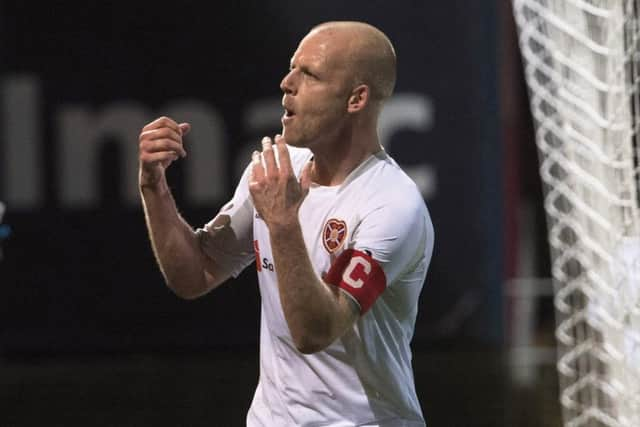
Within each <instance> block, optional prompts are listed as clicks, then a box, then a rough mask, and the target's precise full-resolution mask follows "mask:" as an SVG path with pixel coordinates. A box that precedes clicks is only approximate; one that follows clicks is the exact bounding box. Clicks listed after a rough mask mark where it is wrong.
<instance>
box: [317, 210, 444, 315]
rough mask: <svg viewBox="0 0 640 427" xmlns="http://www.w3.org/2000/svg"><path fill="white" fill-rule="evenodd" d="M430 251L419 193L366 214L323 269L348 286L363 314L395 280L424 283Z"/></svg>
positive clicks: (335, 282) (329, 280)
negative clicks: (346, 245) (410, 200)
mask: <svg viewBox="0 0 640 427" xmlns="http://www.w3.org/2000/svg"><path fill="white" fill-rule="evenodd" d="M432 251H433V226H432V224H431V219H430V218H429V214H428V211H427V209H426V206H425V205H424V202H423V201H422V198H420V199H419V200H417V201H416V202H415V203H407V201H406V200H402V201H398V200H396V201H395V202H394V201H393V200H387V201H385V202H384V203H383V204H380V205H378V206H377V207H374V208H373V209H372V210H370V211H369V212H368V213H367V214H365V215H364V217H363V218H362V220H361V222H360V223H359V225H358V226H357V227H356V229H355V231H354V235H353V238H352V242H351V244H350V245H349V248H347V249H345V250H344V251H343V252H342V253H341V254H340V255H339V256H338V257H337V258H336V259H335V261H334V262H333V263H332V265H331V268H330V269H329V271H328V272H327V274H325V275H324V277H323V278H324V280H325V281H326V282H327V283H330V284H333V285H335V286H338V287H339V288H341V289H342V290H343V291H345V292H347V293H348V294H349V295H350V296H351V297H352V298H353V299H354V300H355V301H356V302H357V303H358V305H359V306H360V314H364V313H366V312H367V310H369V308H371V306H372V305H373V304H374V303H375V301H376V299H377V298H378V297H379V296H380V295H381V294H382V293H383V292H384V291H385V290H386V289H387V288H389V287H392V286H394V285H395V284H397V283H405V284H407V283H411V284H415V286H417V287H419V288H422V281H423V280H424V276H425V274H426V269H427V267H428V265H429V262H430V260H431V253H432Z"/></svg>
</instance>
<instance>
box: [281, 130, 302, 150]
mask: <svg viewBox="0 0 640 427" xmlns="http://www.w3.org/2000/svg"><path fill="white" fill-rule="evenodd" d="M282 137H283V138H284V139H285V141H287V144H288V145H291V146H293V147H306V145H305V144H304V142H303V141H302V140H301V139H300V137H298V136H296V135H294V134H292V133H291V132H287V131H286V129H282Z"/></svg>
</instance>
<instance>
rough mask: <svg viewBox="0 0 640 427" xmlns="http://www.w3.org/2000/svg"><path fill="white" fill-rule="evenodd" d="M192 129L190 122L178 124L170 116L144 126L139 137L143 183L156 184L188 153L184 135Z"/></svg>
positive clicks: (141, 181) (139, 155) (141, 182)
mask: <svg viewBox="0 0 640 427" xmlns="http://www.w3.org/2000/svg"><path fill="white" fill-rule="evenodd" d="M190 129H191V125H189V123H180V124H178V123H176V122H175V121H173V120H172V119H170V118H168V117H160V118H158V119H156V120H154V121H152V122H151V123H149V124H148V125H146V126H145V127H143V128H142V131H141V133H140V136H139V137H138V141H139V151H138V157H139V160H140V184H141V185H153V184H156V183H157V182H158V181H159V180H160V178H161V177H162V176H163V175H164V172H165V170H166V169H167V167H169V165H170V164H171V163H173V161H174V160H177V159H178V158H179V157H185V156H186V155H187V152H186V151H185V150H184V147H183V144H182V137H183V136H184V135H186V134H187V133H188V132H189V130H190Z"/></svg>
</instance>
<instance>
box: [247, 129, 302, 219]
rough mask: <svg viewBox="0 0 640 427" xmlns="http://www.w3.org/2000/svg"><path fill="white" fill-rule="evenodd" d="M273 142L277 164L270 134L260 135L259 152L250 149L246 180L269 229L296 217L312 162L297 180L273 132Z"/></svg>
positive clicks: (281, 139)
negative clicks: (260, 147) (249, 170)
mask: <svg viewBox="0 0 640 427" xmlns="http://www.w3.org/2000/svg"><path fill="white" fill-rule="evenodd" d="M275 142H276V144H275V145H276V148H275V149H277V150H278V160H279V162H280V166H279V167H278V164H277V163H276V158H275V154H274V147H273V144H272V142H271V138H268V137H264V138H263V139H262V156H261V155H260V153H259V152H257V151H254V153H253V157H252V168H251V178H250V180H249V192H250V193H251V196H252V198H253V205H254V206H255V208H256V210H257V211H258V213H259V214H260V217H261V218H262V220H263V221H265V223H266V224H267V226H268V227H269V229H270V230H271V231H274V230H273V227H279V226H287V225H291V224H294V223H295V222H296V221H297V220H298V210H299V209H300V205H301V204H302V201H303V200H304V198H305V197H306V195H307V193H308V192H309V185H310V184H311V166H312V163H311V162H308V163H307V164H306V165H305V167H304V169H303V170H302V173H301V174H300V181H298V180H297V179H296V177H295V175H294V173H293V167H292V166H291V158H290V157H289V150H288V149H287V146H286V142H285V140H284V138H283V137H281V136H280V135H276V137H275ZM263 160H264V166H263V164H262V161H263Z"/></svg>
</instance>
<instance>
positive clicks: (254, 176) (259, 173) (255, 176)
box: [251, 151, 264, 181]
mask: <svg viewBox="0 0 640 427" xmlns="http://www.w3.org/2000/svg"><path fill="white" fill-rule="evenodd" d="M263 179H264V167H263V166H262V159H261V156H260V152H258V151H254V152H253V154H252V155H251V181H262V180H263Z"/></svg>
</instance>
